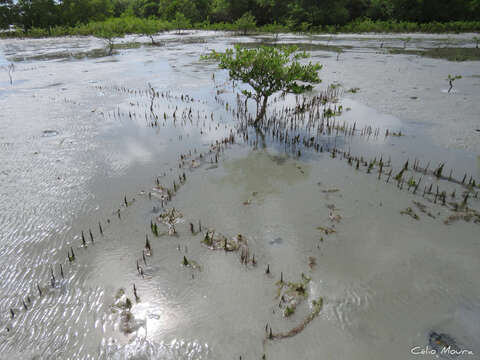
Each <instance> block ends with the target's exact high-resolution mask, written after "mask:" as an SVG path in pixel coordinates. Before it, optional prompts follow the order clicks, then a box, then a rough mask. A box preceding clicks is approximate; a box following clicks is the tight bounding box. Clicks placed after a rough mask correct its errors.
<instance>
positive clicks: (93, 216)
mask: <svg viewBox="0 0 480 360" xmlns="http://www.w3.org/2000/svg"><path fill="white" fill-rule="evenodd" d="M409 36H410V37H411V40H409V41H408V42H406V43H405V41H404V40H403V38H408V37H409ZM471 37H472V36H471V35H468V34H466V35H451V36H448V37H447V36H445V35H442V36H432V35H405V36H402V37H398V36H373V35H369V36H353V35H348V36H347V35H339V36H335V37H330V36H315V37H302V36H294V35H281V36H280V37H279V39H278V42H281V43H287V44H299V45H300V46H302V48H305V49H306V50H309V51H310V52H311V53H312V56H313V60H314V61H320V62H321V63H322V64H323V65H324V68H323V69H322V71H321V78H322V79H323V83H322V84H320V85H319V86H318V87H316V89H315V91H314V92H313V93H312V94H309V95H307V99H312V97H314V99H317V100H316V101H317V102H314V103H313V104H312V103H310V104H311V105H308V102H305V103H304V100H303V98H295V97H289V96H287V97H286V98H280V97H277V98H275V99H272V100H271V104H270V112H269V114H268V117H269V120H268V121H269V126H266V125H265V127H264V128H263V130H262V134H260V133H256V132H255V131H254V130H253V129H252V128H251V127H248V126H247V122H246V119H245V113H244V111H243V108H242V103H243V101H241V102H237V98H236V95H235V94H236V93H237V92H238V90H239V89H238V88H236V87H232V85H231V84H229V83H228V82H226V74H225V73H224V72H222V71H219V70H217V68H216V65H215V64H211V63H208V62H202V61H200V60H199V57H200V55H201V54H204V53H205V52H206V51H208V49H216V50H223V49H225V48H227V47H229V46H231V45H232V44H234V43H244V44H247V45H248V46H252V45H255V44H259V43H265V42H267V43H271V42H272V41H273V39H272V38H271V37H270V38H269V37H266V36H258V37H233V36H231V35H229V34H222V33H213V32H195V33H190V34H183V35H181V36H179V35H175V34H173V33H172V34H164V35H161V36H158V38H157V40H158V41H159V42H161V43H162V46H151V45H149V44H148V39H143V38H138V37H133V36H132V37H129V38H126V39H122V40H119V43H121V46H119V48H118V49H117V52H116V54H115V55H113V56H111V57H105V56H103V53H102V47H103V45H104V44H103V43H102V41H99V40H96V39H93V38H63V39H38V40H2V41H1V43H0V46H1V52H0V66H3V67H8V64H9V63H11V62H13V63H14V65H15V68H14V71H13V72H11V75H12V84H10V78H9V76H8V71H7V70H3V69H2V72H0V104H1V109H2V111H1V112H0V149H1V151H0V161H1V167H0V203H1V204H2V206H1V207H0V289H1V290H0V354H1V355H0V358H2V359H239V358H242V359H261V358H262V356H264V355H265V358H266V359H292V358H298V359H317V358H325V359H387V358H388V359H399V360H400V359H401V360H403V359H409V358H417V357H419V358H434V355H431V354H430V355H417V356H415V355H413V354H411V349H412V348H414V347H419V348H418V349H424V348H425V347H426V346H429V349H432V348H433V349H437V350H441V348H442V347H443V346H444V345H445V346H448V345H450V346H451V347H452V349H456V350H468V351H471V352H472V353H473V355H472V354H468V353H467V354H464V355H462V356H460V357H454V356H453V355H443V356H444V358H447V359H449V358H463V359H476V358H478V356H479V354H480V342H479V338H478V334H479V333H480V328H479V324H480V280H479V277H478V274H479V273H480V262H479V261H478V257H479V255H480V244H479V242H478V234H479V229H480V214H479V212H478V211H479V210H480V204H479V200H478V191H479V188H478V187H477V185H478V183H479V182H480V160H479V157H478V154H479V151H480V131H479V130H480V123H479V122H478V113H479V111H480V105H479V104H480V71H479V62H478V61H462V62H458V61H451V60H452V59H448V57H449V56H446V57H447V58H438V57H435V56H427V54H426V53H428V54H429V55H431V54H432V51H433V50H436V49H438V48H448V49H450V50H448V49H447V50H445V49H443V50H442V52H443V53H444V52H446V53H447V54H451V53H450V52H449V51H451V52H455V51H458V49H459V48H467V49H470V50H468V52H469V54H470V55H471V53H472V51H475V50H474V49H473V47H474V44H473V42H472V41H471ZM142 42H143V43H142ZM404 46H405V49H404ZM340 49H341V51H340ZM443 53H442V54H443ZM435 54H438V51H437V52H435ZM462 54H463V53H462ZM422 55H425V56H422ZM474 55H475V54H474ZM444 57H445V56H444ZM448 74H452V75H456V74H458V75H462V79H460V80H456V82H455V83H454V89H453V90H452V91H451V92H450V94H449V93H448V92H447V91H448V82H447V81H446V80H445V79H446V77H447V76H448ZM331 84H334V86H333V87H332V86H330V85H331ZM328 88H330V90H329V91H328V92H325V90H326V89H328ZM355 88H358V89H357V90H354V91H348V90H350V89H355ZM319 96H323V98H322V99H323V100H324V101H323V102H322V101H321V100H322V99H320V98H319ZM302 104H303V105H302ZM340 106H341V109H340ZM329 109H330V110H329ZM254 110H255V109H254V106H253V104H250V108H249V111H250V112H251V113H253V112H254ZM387 131H388V136H386V132H387ZM399 135H401V136H399ZM407 161H408V164H406V162H407ZM441 164H444V165H443V167H441ZM402 169H406V170H403V171H402ZM474 181H475V184H474ZM147 237H148V244H147V242H146V238H147ZM267 269H268V271H267ZM134 284H135V290H134ZM122 289H123V290H122ZM127 298H128V300H127ZM417 351H420V350H417Z"/></svg>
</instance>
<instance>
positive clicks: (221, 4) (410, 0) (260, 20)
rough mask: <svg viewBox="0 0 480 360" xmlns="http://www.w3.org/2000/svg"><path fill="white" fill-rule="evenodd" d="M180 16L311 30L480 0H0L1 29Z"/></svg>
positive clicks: (470, 8)
mask: <svg viewBox="0 0 480 360" xmlns="http://www.w3.org/2000/svg"><path fill="white" fill-rule="evenodd" d="M179 14H181V15H183V16H184V17H185V18H186V20H188V22H189V23H190V24H201V23H203V24H205V23H208V24H212V23H234V22H236V21H238V20H239V19H241V18H242V17H243V18H245V17H246V16H247V18H249V19H252V20H253V21H254V22H255V25H256V26H263V25H266V24H274V23H276V24H282V25H284V26H286V27H287V28H288V29H290V30H293V29H298V30H309V29H310V30H311V29H315V28H319V27H322V26H329V25H338V26H342V25H345V24H347V23H351V22H355V21H364V20H365V19H367V20H373V21H399V22H413V23H431V22H449V21H479V20H480V0H0V28H8V27H9V26H10V25H16V26H18V27H21V28H23V29H24V30H26V31H28V30H29V29H32V28H41V29H47V28H50V27H55V26H67V27H74V26H78V25H80V24H86V23H88V22H98V21H103V20H106V19H109V18H118V17H125V16H131V17H138V18H156V19H161V20H165V21H174V20H175V18H178V15H179Z"/></svg>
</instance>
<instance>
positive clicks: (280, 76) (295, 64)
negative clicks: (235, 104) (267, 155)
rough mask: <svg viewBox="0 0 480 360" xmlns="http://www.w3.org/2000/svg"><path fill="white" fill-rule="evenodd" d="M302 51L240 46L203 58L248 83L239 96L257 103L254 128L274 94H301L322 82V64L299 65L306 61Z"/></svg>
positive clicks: (231, 75) (234, 77) (289, 48)
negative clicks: (320, 71) (214, 62)
mask: <svg viewBox="0 0 480 360" xmlns="http://www.w3.org/2000/svg"><path fill="white" fill-rule="evenodd" d="M308 57H309V55H308V54H307V53H305V52H298V48H297V47H294V46H291V47H267V46H261V47H259V48H253V49H247V48H242V47H240V46H239V45H237V46H235V48H234V49H227V50H226V51H225V52H224V53H218V52H216V51H212V52H211V53H210V54H209V55H207V56H204V57H203V58H204V59H213V60H216V61H218V62H219V67H220V68H221V69H227V70H228V74H229V76H230V79H232V80H236V81H241V82H243V83H244V84H248V85H249V86H250V88H251V90H250V89H246V90H243V91H242V93H243V94H244V95H245V96H246V97H247V99H249V98H253V99H254V100H255V101H256V103H257V108H258V107H259V111H258V112H257V117H256V119H255V125H257V124H258V123H259V121H260V120H262V119H263V117H264V116H265V111H266V107H267V103H268V98H269V97H270V96H271V95H273V94H275V93H277V92H280V91H281V92H284V93H295V94H300V93H303V92H305V91H307V90H310V89H311V88H312V84H317V83H319V82H320V81H321V80H320V78H319V77H318V71H319V70H320V69H321V68H322V65H320V64H318V63H311V62H309V63H307V64H302V63H300V61H299V60H300V59H305V58H308Z"/></svg>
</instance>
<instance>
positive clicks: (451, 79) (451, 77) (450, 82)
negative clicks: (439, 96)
mask: <svg viewBox="0 0 480 360" xmlns="http://www.w3.org/2000/svg"><path fill="white" fill-rule="evenodd" d="M461 78H462V76H461V75H455V76H452V75H450V74H448V77H447V78H446V80H447V81H448V85H449V86H450V87H449V88H448V93H449V94H450V91H452V89H453V82H454V81H455V80H459V79H461Z"/></svg>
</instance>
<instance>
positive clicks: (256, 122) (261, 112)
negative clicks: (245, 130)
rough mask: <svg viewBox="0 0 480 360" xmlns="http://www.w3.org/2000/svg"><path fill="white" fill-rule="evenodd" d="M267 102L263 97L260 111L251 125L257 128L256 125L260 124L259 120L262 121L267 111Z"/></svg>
mask: <svg viewBox="0 0 480 360" xmlns="http://www.w3.org/2000/svg"><path fill="white" fill-rule="evenodd" d="M267 102H268V96H264V97H263V103H262V107H261V109H260V112H259V113H258V114H257V118H256V119H255V122H254V123H253V125H255V126H258V123H259V122H260V120H262V119H263V117H264V116H265V112H266V111H267Z"/></svg>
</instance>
